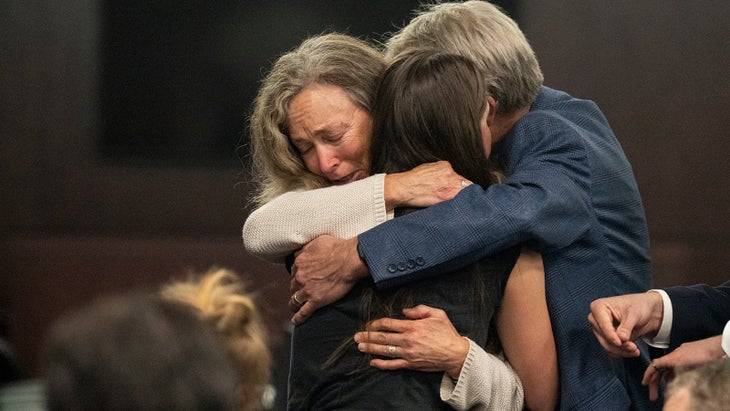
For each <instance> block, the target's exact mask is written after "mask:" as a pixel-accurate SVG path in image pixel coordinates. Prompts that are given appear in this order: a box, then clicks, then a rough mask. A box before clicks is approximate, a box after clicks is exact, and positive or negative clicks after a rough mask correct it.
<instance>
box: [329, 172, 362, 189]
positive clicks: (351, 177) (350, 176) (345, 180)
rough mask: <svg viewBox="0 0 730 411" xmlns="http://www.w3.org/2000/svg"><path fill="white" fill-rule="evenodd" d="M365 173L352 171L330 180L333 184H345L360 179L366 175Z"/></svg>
mask: <svg viewBox="0 0 730 411" xmlns="http://www.w3.org/2000/svg"><path fill="white" fill-rule="evenodd" d="M364 174H365V173H363V172H362V171H355V172H354V173H350V174H348V175H346V176H344V177H342V178H338V179H337V180H330V182H331V183H332V184H333V185H336V186H339V185H343V184H347V183H351V182H353V181H357V180H360V179H362V178H364V177H366V176H365V175H364Z"/></svg>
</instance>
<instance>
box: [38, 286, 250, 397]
mask: <svg viewBox="0 0 730 411" xmlns="http://www.w3.org/2000/svg"><path fill="white" fill-rule="evenodd" d="M46 374H47V375H46V381H47V383H46V384H47V386H46V393H47V408H48V410H50V411H59V410H81V411H84V410H112V411H114V410H232V409H235V406H236V404H235V401H236V399H235V392H236V384H237V382H238V381H237V379H236V378H237V375H236V372H235V370H234V368H233V366H232V365H231V360H230V358H229V356H228V355H227V353H226V351H225V349H224V347H223V345H222V343H221V341H220V340H219V339H218V337H217V335H216V333H215V331H214V330H213V329H211V328H210V327H209V326H208V325H207V324H205V323H203V321H202V320H201V319H200V318H198V316H197V315H196V314H195V313H194V312H193V311H192V309H191V308H190V307H187V306H183V305H182V304H178V303H173V302H168V301H162V300H160V299H157V298H151V297H147V296H143V295H136V294H135V295H128V296H120V297H116V298H113V299H109V300H104V301H101V302H98V303H95V304H93V305H90V306H88V307H86V308H84V309H81V310H79V311H76V312H74V313H71V314H69V315H67V316H65V317H63V318H62V319H60V320H59V321H58V322H57V323H56V324H55V326H54V328H53V330H52V333H51V336H50V340H49V344H48V364H47V373H46Z"/></svg>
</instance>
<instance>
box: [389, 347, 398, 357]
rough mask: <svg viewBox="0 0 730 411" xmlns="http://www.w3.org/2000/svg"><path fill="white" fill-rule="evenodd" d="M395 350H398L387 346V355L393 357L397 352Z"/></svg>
mask: <svg viewBox="0 0 730 411" xmlns="http://www.w3.org/2000/svg"><path fill="white" fill-rule="evenodd" d="M397 350H398V347H396V346H395V345H389V346H388V355H390V356H391V357H395V353H396V352H397Z"/></svg>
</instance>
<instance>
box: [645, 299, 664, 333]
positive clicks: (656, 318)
mask: <svg viewBox="0 0 730 411" xmlns="http://www.w3.org/2000/svg"><path fill="white" fill-rule="evenodd" d="M647 296H648V297H649V301H650V306H649V307H650V308H649V309H650V317H649V322H648V325H649V327H648V328H649V329H648V330H647V331H648V333H649V336H651V337H655V336H656V335H657V333H659V330H660V329H661V327H662V323H663V322H664V300H663V298H662V294H661V293H660V292H658V291H655V290H650V291H647Z"/></svg>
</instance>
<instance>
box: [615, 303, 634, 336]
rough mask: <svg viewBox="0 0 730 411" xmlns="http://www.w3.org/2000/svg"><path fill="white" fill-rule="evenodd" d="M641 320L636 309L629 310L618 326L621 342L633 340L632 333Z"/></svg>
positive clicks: (617, 332)
mask: <svg viewBox="0 0 730 411" xmlns="http://www.w3.org/2000/svg"><path fill="white" fill-rule="evenodd" d="M638 321H639V315H638V314H637V313H636V311H634V310H628V312H627V314H626V316H625V318H623V319H622V320H621V322H620V323H619V325H618V327H616V335H617V336H618V338H619V339H620V340H621V343H624V342H626V341H631V333H632V332H633V331H634V327H636V323H637V322H638Z"/></svg>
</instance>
